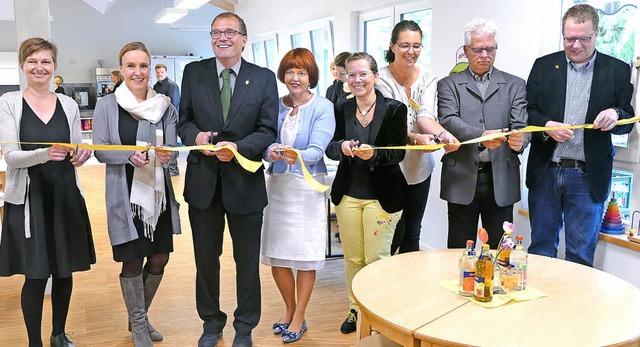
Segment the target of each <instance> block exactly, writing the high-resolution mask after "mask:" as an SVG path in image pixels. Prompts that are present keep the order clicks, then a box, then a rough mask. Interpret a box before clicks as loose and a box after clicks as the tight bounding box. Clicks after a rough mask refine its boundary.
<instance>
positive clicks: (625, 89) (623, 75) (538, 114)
mask: <svg viewBox="0 0 640 347" xmlns="http://www.w3.org/2000/svg"><path fill="white" fill-rule="evenodd" d="M630 76H631V70H630V67H629V65H627V64H625V63H624V62H622V61H620V60H618V59H615V58H612V57H610V56H608V55H606V54H603V53H600V52H598V53H597V55H596V60H595V62H594V67H593V80H592V82H591V95H590V97H589V106H588V108H587V117H586V120H585V123H593V121H594V120H595V119H596V116H597V115H598V113H600V112H601V111H603V110H606V109H608V108H612V107H617V108H619V109H620V112H621V114H622V117H621V119H626V118H631V117H633V108H632V107H631V95H632V94H633V86H632V85H631V82H630ZM566 89H567V58H566V55H565V53H564V51H560V52H557V53H553V54H549V55H546V56H544V57H541V58H538V59H537V60H536V61H535V63H534V64H533V68H531V73H530V74H529V80H528V82H527V101H528V107H527V110H528V112H529V124H530V125H537V126H544V125H545V124H546V123H547V121H550V120H551V121H556V122H563V121H564V109H565V101H566V95H567V93H566ZM631 129H633V124H629V125H621V126H617V127H615V128H613V129H612V130H611V131H600V130H589V129H585V131H584V154H585V166H586V172H588V173H589V175H588V178H589V184H590V187H591V197H592V198H593V199H594V201H597V202H604V201H605V200H606V199H607V196H608V195H609V183H610V182H611V170H612V168H613V156H614V154H615V150H614V149H613V145H612V144H611V134H612V133H613V134H626V133H628V132H630V131H631ZM556 145H557V142H556V141H555V140H554V139H553V138H551V137H548V138H547V137H545V136H543V133H534V136H533V138H532V140H531V150H530V152H529V162H528V164H527V179H526V184H527V187H529V188H533V187H535V186H536V185H537V184H538V182H540V179H541V178H542V176H543V175H544V173H545V171H546V169H547V167H548V165H549V162H550V161H551V159H552V158H553V151H554V150H555V148H556Z"/></svg>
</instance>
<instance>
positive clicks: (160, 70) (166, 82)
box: [153, 64, 180, 176]
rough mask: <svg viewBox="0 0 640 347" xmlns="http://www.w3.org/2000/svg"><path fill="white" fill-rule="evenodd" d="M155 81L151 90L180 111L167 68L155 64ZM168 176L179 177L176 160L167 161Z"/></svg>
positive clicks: (178, 95)
mask: <svg viewBox="0 0 640 347" xmlns="http://www.w3.org/2000/svg"><path fill="white" fill-rule="evenodd" d="M155 69H156V79H157V80H158V82H156V84H154V85H153V90H155V91H156V93H160V94H164V95H166V96H168V97H169V98H171V104H172V105H173V106H174V107H175V108H176V111H179V110H180V88H178V85H177V84H176V83H175V82H174V81H172V80H171V79H170V78H169V77H167V66H166V65H164V64H157V65H156V67H155ZM169 174H170V175H171V176H179V175H180V169H178V158H173V159H171V160H170V161H169Z"/></svg>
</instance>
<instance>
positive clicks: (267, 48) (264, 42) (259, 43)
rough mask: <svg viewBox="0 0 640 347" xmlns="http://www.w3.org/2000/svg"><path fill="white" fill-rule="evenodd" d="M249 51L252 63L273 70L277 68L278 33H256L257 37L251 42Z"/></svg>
mask: <svg viewBox="0 0 640 347" xmlns="http://www.w3.org/2000/svg"><path fill="white" fill-rule="evenodd" d="M251 53H252V56H253V63H254V64H256V65H259V66H262V67H266V68H268V69H270V70H271V71H273V72H275V71H276V70H277V69H278V61H277V56H278V34H275V33H271V34H263V35H258V39H257V40H256V41H254V42H253V43H251Z"/></svg>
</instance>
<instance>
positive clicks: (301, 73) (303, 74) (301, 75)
mask: <svg viewBox="0 0 640 347" xmlns="http://www.w3.org/2000/svg"><path fill="white" fill-rule="evenodd" d="M285 74H286V75H287V77H289V78H293V76H298V78H305V77H307V76H308V75H307V72H306V71H298V72H297V73H296V72H294V71H291V70H288V71H287V72H285Z"/></svg>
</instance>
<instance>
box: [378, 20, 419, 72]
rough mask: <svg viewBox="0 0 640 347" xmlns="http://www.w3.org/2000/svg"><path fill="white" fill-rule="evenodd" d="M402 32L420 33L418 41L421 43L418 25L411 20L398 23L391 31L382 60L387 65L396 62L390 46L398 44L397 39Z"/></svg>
mask: <svg viewBox="0 0 640 347" xmlns="http://www.w3.org/2000/svg"><path fill="white" fill-rule="evenodd" d="M403 31H417V32H419V33H420V41H422V29H420V25H418V23H416V22H414V21H412V20H403V21H400V22H398V24H396V26H394V27H393V30H392V31H391V42H390V44H389V49H388V50H386V51H384V60H385V61H386V62H387V63H393V62H394V61H395V60H396V55H395V53H393V51H392V50H391V45H393V44H396V43H398V37H400V33H401V32H403Z"/></svg>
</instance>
